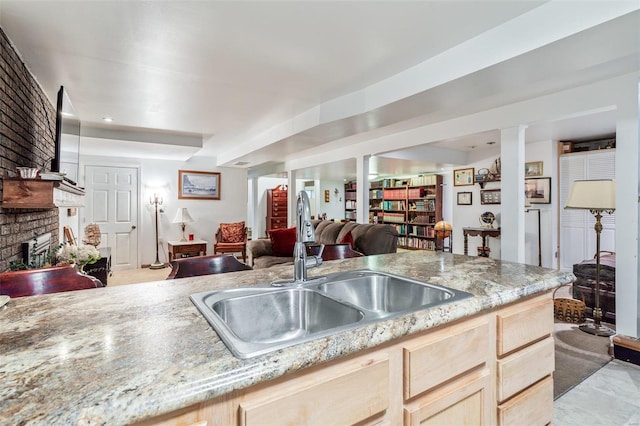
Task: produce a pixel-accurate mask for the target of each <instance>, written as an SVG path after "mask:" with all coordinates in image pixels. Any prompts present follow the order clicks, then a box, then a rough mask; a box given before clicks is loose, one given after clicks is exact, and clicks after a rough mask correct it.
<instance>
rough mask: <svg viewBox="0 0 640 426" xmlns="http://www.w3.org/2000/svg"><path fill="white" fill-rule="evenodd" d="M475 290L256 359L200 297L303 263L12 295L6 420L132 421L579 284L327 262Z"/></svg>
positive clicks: (553, 275) (422, 257)
mask: <svg viewBox="0 0 640 426" xmlns="http://www.w3.org/2000/svg"><path fill="white" fill-rule="evenodd" d="M360 268H369V269H372V270H380V271H386V272H390V273H395V274H399V275H404V276H408V277H412V278H416V279H419V280H424V281H429V282H432V283H434V284H440V285H445V286H447V287H450V288H453V289H459V290H464V291H468V292H470V293H473V294H475V295H476V297H474V298H469V299H465V300H462V301H460V302H456V303H454V304H448V305H442V306H439V307H436V308H432V309H429V310H425V311H421V312H417V313H414V314H409V315H405V316H402V317H398V318H395V319H388V320H385V321H382V322H380V323H377V324H373V325H368V326H364V327H361V328H358V329H355V330H352V331H345V332H342V333H339V334H337V335H334V336H330V337H327V338H321V339H318V340H315V341H312V342H309V343H305V344H301V345H297V346H293V347H290V348H287V349H283V350H279V351H276V352H273V353H270V354H267V355H263V356H259V357H256V358H251V359H246V360H242V359H238V358H235V357H234V356H233V355H232V354H231V352H229V350H228V349H227V347H226V346H225V344H224V343H223V342H222V341H221V340H220V339H219V338H218V335H217V334H216V333H215V331H214V330H213V329H212V328H211V326H210V325H209V323H208V322H207V321H206V320H205V318H204V317H203V316H202V315H201V314H200V313H199V311H198V310H197V309H196V308H195V306H194V305H193V304H192V303H191V301H190V300H189V295H190V294H193V293H198V292H203V291H207V290H217V289H222V288H228V287H238V286H246V285H250V284H265V283H269V282H271V281H273V280H275V279H282V278H290V277H291V276H292V274H293V267H292V266H278V267H273V268H269V269H263V270H256V271H245V272H234V273H228V274H220V275H207V276H202V277H194V278H185V279H178V280H167V281H156V282H152V283H144V284H132V285H125V286H117V287H105V288H97V289H91V290H80V291H73V292H67V293H57V294H50V295H43V296H33V297H24V298H16V299H11V300H10V301H9V302H8V303H7V304H6V305H5V306H4V307H2V308H0V424H25V423H29V424H46V425H51V424H109V425H119V424H129V423H132V422H135V421H139V420H142V419H147V418H152V417H154V416H158V415H160V414H164V413H168V412H171V411H174V410H176V409H179V408H182V407H187V406H190V405H192V404H195V403H198V402H201V401H204V400H207V399H211V398H213V397H216V396H220V395H223V394H225V393H228V392H231V391H233V390H237V389H242V388H245V387H248V386H251V385H254V384H256V383H260V382H263V381H266V380H270V379H273V378H276V377H279V376H282V375H284V374H287V373H291V372H294V371H298V370H300V369H304V368H306V367H310V366H313V365H316V364H318V363H321V362H325V361H328V360H331V359H335V358H338V357H340V356H344V355H347V354H350V353H354V352H357V351H360V350H363V349H366V348H371V347H374V346H377V345H379V344H381V343H384V342H386V341H389V340H392V339H395V338H399V337H402V336H406V335H410V334H413V333H417V332H420V331H423V330H426V329H429V328H430V327H434V326H437V325H440V324H444V323H447V322H449V321H453V320H455V319H458V318H462V317H465V316H469V315H473V314H475V313H477V312H480V311H483V310H486V309H491V308H494V307H497V306H500V305H503V304H506V303H509V302H513V301H517V300H519V299H520V298H522V297H525V296H528V295H533V294H536V293H539V292H543V291H545V290H549V289H552V288H555V287H557V286H559V285H561V284H564V283H568V282H571V281H573V280H574V278H575V277H574V276H573V274H571V273H569V272H559V271H555V270H549V269H544V268H539V267H536V266H527V265H520V264H515V263H509V262H500V261H495V260H492V259H487V258H479V257H467V256H460V255H453V254H448V253H435V252H425V251H414V252H406V253H398V254H390V255H379V256H367V257H362V258H354V259H345V260H338V261H332V262H326V263H325V264H324V265H322V266H320V267H318V268H314V269H310V270H309V276H310V277H312V276H317V275H323V274H327V273H331V272H338V271H341V270H347V269H360Z"/></svg>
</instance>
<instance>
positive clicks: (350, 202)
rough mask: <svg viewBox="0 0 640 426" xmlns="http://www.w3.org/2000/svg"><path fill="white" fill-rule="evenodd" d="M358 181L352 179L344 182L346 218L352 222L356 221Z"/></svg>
mask: <svg viewBox="0 0 640 426" xmlns="http://www.w3.org/2000/svg"><path fill="white" fill-rule="evenodd" d="M356 191H357V186H356V183H355V182H353V181H351V182H347V183H345V184H344V218H345V220H348V221H350V222H355V221H356V203H357V201H356V196H357V194H356Z"/></svg>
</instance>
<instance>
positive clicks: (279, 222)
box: [267, 217, 287, 228]
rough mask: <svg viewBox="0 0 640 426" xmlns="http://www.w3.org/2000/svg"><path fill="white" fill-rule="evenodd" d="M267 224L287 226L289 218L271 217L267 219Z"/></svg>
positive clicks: (273, 226)
mask: <svg viewBox="0 0 640 426" xmlns="http://www.w3.org/2000/svg"><path fill="white" fill-rule="evenodd" d="M267 222H268V223H267V226H269V225H271V226H269V227H270V228H276V227H278V228H280V227H285V226H287V218H286V217H270V218H269V219H268V220H267Z"/></svg>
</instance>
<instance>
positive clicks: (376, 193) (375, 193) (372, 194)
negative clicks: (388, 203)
mask: <svg viewBox="0 0 640 426" xmlns="http://www.w3.org/2000/svg"><path fill="white" fill-rule="evenodd" d="M369 198H370V199H377V198H382V189H372V190H370V191H369Z"/></svg>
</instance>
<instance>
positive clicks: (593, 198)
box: [564, 179, 616, 336]
mask: <svg viewBox="0 0 640 426" xmlns="http://www.w3.org/2000/svg"><path fill="white" fill-rule="evenodd" d="M564 208H565V209H582V210H589V211H590V212H591V214H592V215H594V216H595V218H596V224H595V226H594V229H595V231H596V288H595V291H596V294H595V307H594V309H593V324H591V323H588V324H583V325H581V326H580V330H582V331H584V332H586V333H589V334H593V335H596V336H612V335H614V334H615V331H614V330H612V329H610V328H609V327H605V326H603V325H602V324H600V321H601V320H602V309H600V233H601V232H602V223H601V222H600V219H602V213H603V212H604V213H608V214H611V213H613V212H614V211H615V209H616V182H615V180H612V179H609V180H577V181H575V182H573V186H572V187H571V192H570V193H569V198H568V199H567V204H566V205H565V207H564Z"/></svg>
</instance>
